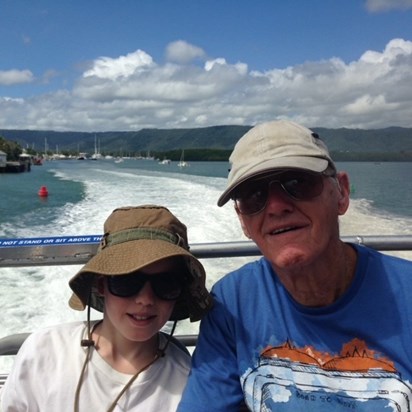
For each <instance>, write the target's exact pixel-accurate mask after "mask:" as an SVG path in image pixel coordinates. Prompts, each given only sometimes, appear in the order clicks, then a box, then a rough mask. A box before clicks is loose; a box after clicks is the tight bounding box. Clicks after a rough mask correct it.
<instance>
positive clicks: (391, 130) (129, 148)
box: [0, 126, 412, 161]
mask: <svg viewBox="0 0 412 412" xmlns="http://www.w3.org/2000/svg"><path fill="white" fill-rule="evenodd" d="M250 128H251V126H211V127H204V128H194V129H142V130H139V131H135V132H122V131H113V132H98V133H86V132H56V131H39V130H7V129H3V130H0V136H2V137H4V138H5V139H7V140H11V141H15V142H17V143H19V144H20V145H21V146H22V147H23V148H30V149H33V150H34V151H36V152H39V153H44V152H45V150H47V151H48V152H52V153H56V152H58V153H66V154H77V153H79V152H86V153H90V154H92V153H94V152H95V148H96V149H97V151H98V152H100V153H101V154H103V155H108V154H110V155H114V156H137V155H143V156H145V155H147V154H148V153H150V155H152V156H155V157H159V158H163V157H168V158H171V159H172V160H175V159H178V158H179V156H180V154H181V151H182V150H184V151H185V160H227V158H228V156H229V155H230V152H231V151H232V149H233V147H234V145H235V143H236V142H237V140H238V139H239V138H240V137H241V136H242V135H243V134H244V133H246V132H247V131H248V130H249V129H250ZM312 130H313V131H315V132H317V133H318V134H319V135H320V137H321V138H322V139H323V140H324V141H325V142H326V144H327V145H328V147H329V150H330V152H331V154H332V156H333V157H334V158H335V160H377V161H384V160H394V161H395V160H404V161H410V160H412V128H402V127H388V128H385V129H373V130H371V129H369V130H365V129H347V128H340V129H328V128H323V127H313V128H312Z"/></svg>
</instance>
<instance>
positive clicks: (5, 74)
mask: <svg viewBox="0 0 412 412" xmlns="http://www.w3.org/2000/svg"><path fill="white" fill-rule="evenodd" d="M33 80H34V76H33V73H32V72H31V71H30V70H6V71H1V70H0V85H4V86H10V85H13V84H21V83H30V82H32V81H33Z"/></svg>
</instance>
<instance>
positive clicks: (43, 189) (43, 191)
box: [38, 186, 49, 197]
mask: <svg viewBox="0 0 412 412" xmlns="http://www.w3.org/2000/svg"><path fill="white" fill-rule="evenodd" d="M38 195H39V196H40V197H47V196H48V195H49V192H48V191H47V187H46V186H42V187H41V188H40V190H39V192H38Z"/></svg>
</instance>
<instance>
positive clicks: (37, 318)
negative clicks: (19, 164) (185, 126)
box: [0, 159, 412, 371]
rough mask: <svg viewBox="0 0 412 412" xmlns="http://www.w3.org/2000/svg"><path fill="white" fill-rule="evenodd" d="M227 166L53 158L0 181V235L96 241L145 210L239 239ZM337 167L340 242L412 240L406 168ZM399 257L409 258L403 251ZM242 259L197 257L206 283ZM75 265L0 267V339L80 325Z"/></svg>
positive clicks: (182, 326)
mask: <svg viewBox="0 0 412 412" xmlns="http://www.w3.org/2000/svg"><path fill="white" fill-rule="evenodd" d="M228 167H229V165H228V163H226V162H217V163H215V162H213V163H212V162H193V163H192V164H191V165H190V167H187V168H184V169H182V170H180V169H179V168H178V167H177V164H176V162H172V163H171V164H170V165H160V164H158V162H157V161H150V160H134V159H130V160H125V161H124V162H122V163H115V162H114V161H113V160H98V161H78V160H61V161H49V162H46V163H45V164H44V165H43V166H34V167H33V168H32V171H31V172H30V173H21V174H0V190H1V194H0V238H22V237H41V236H73V235H91V234H93V235H95V234H100V233H102V227H103V222H104V220H105V219H106V218H107V216H108V215H109V214H110V213H111V211H112V210H113V209H115V208H116V207H120V206H130V205H140V204H149V203H151V204H161V205H164V206H166V207H168V208H169V209H170V210H171V211H172V212H173V213H174V214H175V215H176V216H177V217H178V218H180V219H181V220H182V221H183V222H184V223H185V224H186V225H187V226H188V235H189V242H190V243H192V244H193V243H206V242H221V241H237V240H246V239H245V237H244V236H243V234H242V232H241V229H240V226H239V224H238V221H237V218H236V216H235V212H234V211H233V208H232V206H231V205H230V204H228V205H226V206H225V207H222V208H219V207H217V206H216V201H217V199H218V197H219V196H220V194H221V192H222V191H223V189H224V187H225V184H226V176H227V172H228ZM338 168H339V169H340V170H346V171H348V173H349V175H350V177H351V182H352V195H351V206H350V208H349V211H348V212H347V214H346V215H345V216H343V217H342V219H341V233H342V235H361V236H362V235H391V234H393V235H406V234H407V235H410V234H412V208H411V205H412V179H410V176H411V175H412V174H411V169H412V163H363V162H359V163H357V162H350V163H338ZM41 186H46V187H47V189H48V191H49V196H48V197H47V198H46V199H43V198H40V197H39V196H38V195H37V192H38V190H39V189H40V187H41ZM398 254H399V255H401V256H403V257H407V258H411V259H412V255H410V254H409V252H399V253H398ZM250 259H253V258H234V259H207V260H206V259H205V260H204V261H203V264H204V266H205V268H206V271H207V286H208V287H209V288H210V287H211V286H212V285H213V283H214V282H215V281H216V280H217V279H219V278H220V277H221V276H223V275H224V274H225V273H227V272H228V271H230V270H232V269H234V268H236V267H238V266H239V265H241V264H243V263H245V262H246V261H247V260H250ZM79 268H80V266H76V265H75V266H73V265H69V266H62V267H58V266H48V267H33V268H0V280H1V284H2V288H1V292H0V307H1V309H2V316H1V318H0V338H1V337H3V336H7V335H9V334H12V333H21V332H30V331H33V330H35V329H37V328H39V327H43V326H48V325H52V324H56V323H60V322H66V321H72V320H80V319H82V320H84V319H85V318H86V314H85V313H84V312H75V311H73V310H71V309H70V308H69V307H68V305H67V301H68V299H69V297H70V294H71V293H70V290H69V287H68V286H67V282H68V280H69V279H70V278H71V277H72V276H73V275H74V274H75V273H76V272H77V270H78V269H79ZM93 316H96V314H93ZM97 316H98V315H97ZM197 330H198V323H190V322H188V321H182V322H179V325H178V327H177V331H176V333H177V334H179V333H196V332H197ZM9 367H10V360H9V359H7V358H4V359H0V371H3V370H4V369H8V368H9Z"/></svg>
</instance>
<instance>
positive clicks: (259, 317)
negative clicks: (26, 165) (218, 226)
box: [178, 120, 412, 412]
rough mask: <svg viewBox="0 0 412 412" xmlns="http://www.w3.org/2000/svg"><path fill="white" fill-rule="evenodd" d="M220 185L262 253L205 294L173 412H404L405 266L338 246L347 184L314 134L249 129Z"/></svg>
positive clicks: (410, 388)
mask: <svg viewBox="0 0 412 412" xmlns="http://www.w3.org/2000/svg"><path fill="white" fill-rule="evenodd" d="M230 162H231V165H232V168H231V171H230V173H229V178H228V186H227V188H226V190H225V191H224V193H223V194H222V196H221V197H220V198H219V200H218V205H219V206H223V205H224V204H225V203H227V202H228V201H229V200H230V199H232V200H233V202H234V208H235V211H236V213H237V215H238V217H239V221H240V224H241V226H242V229H243V232H244V233H245V235H246V236H247V237H248V238H250V239H252V240H253V241H254V242H255V243H256V244H257V246H258V247H259V249H260V250H261V252H262V254H263V257H262V258H261V259H259V260H258V261H256V262H252V263H249V264H246V265H245V266H243V267H241V268H240V269H238V270H235V271H234V272H232V273H230V274H228V275H226V276H225V277H224V278H223V279H221V280H220V281H219V282H217V283H216V285H215V286H214V287H213V295H214V297H215V307H214V309H213V310H212V311H211V312H210V313H209V314H208V315H207V316H206V318H204V320H203V321H202V324H201V329H200V336H199V342H198V346H197V348H196V351H195V354H194V359H193V366H192V372H191V375H190V378H189V381H188V384H187V386H186V389H185V392H184V395H183V398H182V402H181V404H180V406H179V409H178V410H179V411H180V412H184V411H190V412H192V411H197V412H201V411H205V412H206V411H207V412H211V411H222V412H223V411H224V412H228V411H238V410H241V409H242V408H244V407H245V406H244V405H245V404H246V406H247V408H248V409H249V410H251V411H272V410H273V411H305V412H306V411H317V412H319V411H331V410H333V411H348V410H357V411H381V410H382V411H383V410H385V411H386V410H397V411H409V410H411V408H412V384H411V382H412V351H411V349H410V343H411V342H412V321H411V319H412V303H411V297H412V262H409V261H406V260H402V259H399V258H395V257H390V256H386V255H383V254H381V253H379V252H376V251H374V250H371V249H369V248H366V247H363V246H359V245H354V244H347V243H344V242H342V241H341V239H340V236H339V223H338V219H339V216H340V215H343V214H344V213H345V212H346V211H347V209H348V207H349V192H350V190H349V186H350V185H349V178H348V175H347V174H346V173H345V172H337V170H336V166H335V164H334V162H333V160H332V159H331V157H330V154H329V152H328V149H327V148H326V146H325V144H324V143H323V142H322V140H321V139H320V138H319V136H318V135H317V134H316V133H313V132H312V131H311V130H309V129H307V128H305V127H302V126H300V125H298V124H295V123H293V122H290V121H285V120H281V121H274V122H268V123H263V124H260V125H258V126H256V127H254V128H252V129H251V130H250V131H249V132H248V133H246V134H245V135H244V136H243V137H242V138H241V139H240V140H239V142H238V143H237V144H236V146H235V148H234V150H233V153H232V155H231V157H230Z"/></svg>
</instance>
